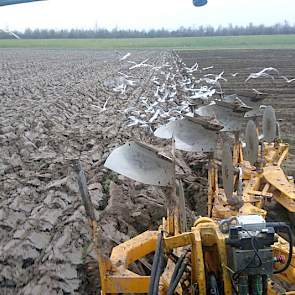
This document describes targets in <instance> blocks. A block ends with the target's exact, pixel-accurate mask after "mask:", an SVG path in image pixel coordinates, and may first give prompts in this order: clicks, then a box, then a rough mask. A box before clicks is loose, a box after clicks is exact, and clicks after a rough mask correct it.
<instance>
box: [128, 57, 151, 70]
mask: <svg viewBox="0 0 295 295" xmlns="http://www.w3.org/2000/svg"><path fill="white" fill-rule="evenodd" d="M148 60H149V58H147V59H145V60H143V61H142V62H140V63H136V62H134V61H128V62H129V63H131V64H134V66H132V67H130V68H129V70H133V69H136V68H140V67H152V65H149V64H146V62H147V61H148Z"/></svg>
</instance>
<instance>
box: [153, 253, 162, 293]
mask: <svg viewBox="0 0 295 295" xmlns="http://www.w3.org/2000/svg"><path fill="white" fill-rule="evenodd" d="M163 270H164V254H163V251H161V253H160V261H159V265H158V268H157V271H156V275H155V280H154V287H153V295H158V291H159V282H160V277H161V274H162V272H163Z"/></svg>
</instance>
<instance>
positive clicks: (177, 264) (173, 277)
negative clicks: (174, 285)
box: [170, 254, 185, 284]
mask: <svg viewBox="0 0 295 295" xmlns="http://www.w3.org/2000/svg"><path fill="white" fill-rule="evenodd" d="M184 258H185V254H182V255H181V256H180V257H179V258H178V260H177V262H176V264H175V268H174V271H173V274H172V276H171V280H170V282H173V281H174V280H175V278H176V276H177V274H178V271H179V269H180V267H181V265H182V262H183V260H184ZM170 284H171V283H170Z"/></svg>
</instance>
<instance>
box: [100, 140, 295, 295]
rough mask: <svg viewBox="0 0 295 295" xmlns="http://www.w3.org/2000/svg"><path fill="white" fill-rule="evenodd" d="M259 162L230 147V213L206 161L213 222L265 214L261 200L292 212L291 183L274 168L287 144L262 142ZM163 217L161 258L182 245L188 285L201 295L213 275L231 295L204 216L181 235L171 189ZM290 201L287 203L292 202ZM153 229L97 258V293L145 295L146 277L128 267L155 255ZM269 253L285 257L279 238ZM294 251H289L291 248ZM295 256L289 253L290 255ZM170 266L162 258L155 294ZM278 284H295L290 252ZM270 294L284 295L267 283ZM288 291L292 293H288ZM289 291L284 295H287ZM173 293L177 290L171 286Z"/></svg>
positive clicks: (217, 241)
mask: <svg viewBox="0 0 295 295" xmlns="http://www.w3.org/2000/svg"><path fill="white" fill-rule="evenodd" d="M263 153H264V160H265V161H264V162H263V164H262V166H261V168H262V169H256V168H255V167H253V166H251V165H250V164H249V162H247V161H244V160H243V153H242V147H241V144H236V145H235V146H234V151H233V157H234V159H233V160H234V164H235V165H238V166H239V167H241V168H242V170H243V184H244V188H243V205H242V207H241V208H239V209H236V208H233V207H231V206H230V205H229V204H228V203H227V199H226V197H225V194H224V191H223V190H222V189H220V188H218V170H217V165H216V163H215V162H214V160H213V159H212V158H211V159H209V169H208V215H209V217H211V216H212V217H213V218H214V219H222V218H228V217H232V216H235V215H238V214H239V215H241V214H242V215H243V214H247V215H249V214H260V215H262V216H264V217H265V216H266V213H267V212H266V211H265V210H264V209H263V207H264V203H265V200H266V199H271V198H274V199H275V200H276V201H277V202H279V203H280V204H282V205H283V206H284V207H285V208H287V209H288V210H289V211H290V212H295V204H294V202H295V195H294V194H295V192H294V183H292V182H289V181H288V179H287V177H286V176H285V174H284V172H283V170H282V169H281V168H280V166H281V164H282V162H283V160H284V159H285V158H286V157H287V155H288V145H287V144H284V143H272V144H268V143H264V145H263ZM168 202H169V204H168V206H167V209H168V210H167V218H164V219H163V224H162V226H161V227H160V230H161V229H162V230H164V238H163V245H164V249H165V251H166V252H167V254H169V253H171V252H172V251H173V252H174V253H181V252H182V251H183V250H184V249H186V248H187V247H188V248H189V249H190V250H191V256H190V259H191V261H190V269H191V276H190V278H191V285H192V286H193V285H195V284H197V286H198V290H199V294H200V295H206V294H207V289H206V288H207V282H206V273H207V271H208V270H210V271H214V272H216V273H217V274H218V275H219V276H220V277H219V280H220V281H221V282H223V284H224V293H225V294H226V295H232V287H231V280H230V277H229V273H228V267H227V252H226V244H225V238H226V236H225V235H224V234H222V233H221V232H220V231H219V228H218V224H217V223H216V222H214V221H213V219H211V218H209V217H203V218H200V219H198V220H197V221H196V222H195V223H194V225H193V227H192V228H191V231H188V232H184V233H181V228H180V214H179V211H178V204H177V198H176V196H175V190H174V189H173V188H172V191H171V193H170V194H169V196H168ZM292 202H293V203H292ZM158 234H159V231H146V232H144V233H142V234H140V235H138V236H136V237H135V238H133V239H130V240H129V241H127V242H125V243H122V244H120V245H118V246H117V247H115V248H114V249H113V251H112V255H111V257H110V259H109V260H108V259H107V260H103V259H102V258H101V257H100V258H99V266H100V273H101V278H102V289H103V290H102V294H117V293H147V292H148V286H149V280H150V277H149V276H140V275H138V274H135V273H134V272H132V271H130V270H129V269H128V267H129V266H130V265H131V264H132V263H133V262H135V261H137V260H138V259H140V258H142V257H144V256H146V255H148V254H149V253H152V252H154V251H155V248H156V241H157V236H158ZM273 250H274V254H275V255H283V256H285V257H286V256H287V255H288V244H287V242H286V241H285V240H283V239H282V238H279V241H278V242H277V243H276V244H275V245H274V246H273ZM294 250H295V248H294ZM294 253H295V251H294ZM174 266H175V264H174V262H172V260H168V264H167V267H166V269H165V271H164V273H163V275H162V276H161V280H160V287H159V294H161V295H164V294H166V291H167V288H168V285H169V282H170V279H171V275H172V273H173V269H174ZM276 277H277V279H278V280H279V281H284V282H287V283H294V282H295V254H293V258H292V262H291V266H290V267H289V268H288V269H287V271H285V272H283V273H282V274H278V275H276ZM268 291H269V294H270V295H279V294H289V293H290V292H288V293H286V291H285V290H283V289H282V288H278V287H277V286H276V285H275V284H271V283H270V284H269V287H268ZM291 293H292V292H291ZM291 293H290V295H291ZM177 294H182V288H181V286H180V285H179V286H178V287H177Z"/></svg>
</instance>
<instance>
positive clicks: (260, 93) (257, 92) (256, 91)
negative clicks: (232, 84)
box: [252, 88, 267, 96]
mask: <svg viewBox="0 0 295 295" xmlns="http://www.w3.org/2000/svg"><path fill="white" fill-rule="evenodd" d="M252 90H253V91H254V93H255V94H256V95H257V96H259V95H264V94H267V93H265V92H260V91H258V90H256V89H255V88H253V89H252Z"/></svg>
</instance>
